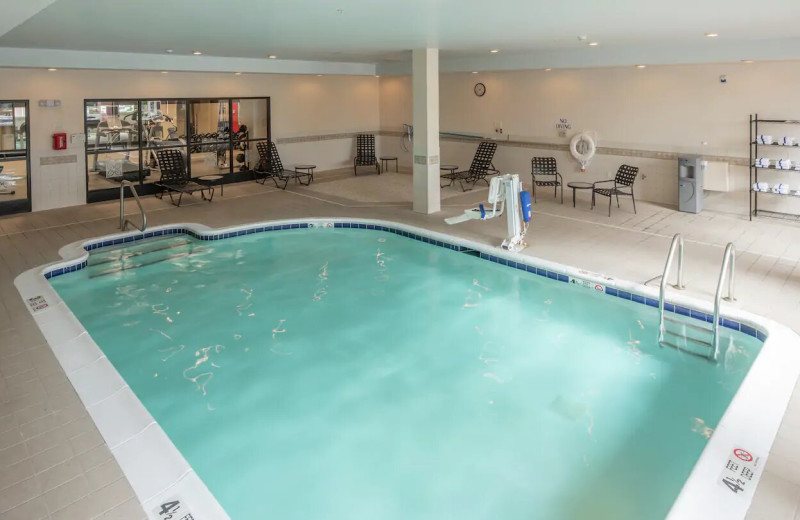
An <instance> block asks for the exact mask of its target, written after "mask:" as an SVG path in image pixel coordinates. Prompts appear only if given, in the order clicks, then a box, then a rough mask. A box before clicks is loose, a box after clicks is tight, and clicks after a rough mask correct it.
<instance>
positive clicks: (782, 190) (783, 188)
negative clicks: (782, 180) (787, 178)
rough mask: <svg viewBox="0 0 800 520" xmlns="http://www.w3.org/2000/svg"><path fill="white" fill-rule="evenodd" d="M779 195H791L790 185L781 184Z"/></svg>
mask: <svg viewBox="0 0 800 520" xmlns="http://www.w3.org/2000/svg"><path fill="white" fill-rule="evenodd" d="M778 193H780V194H781V195H788V194H789V185H788V184H779V185H778Z"/></svg>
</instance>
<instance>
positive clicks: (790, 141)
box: [781, 135, 794, 146]
mask: <svg viewBox="0 0 800 520" xmlns="http://www.w3.org/2000/svg"><path fill="white" fill-rule="evenodd" d="M781 144H782V145H784V146H794V137H791V136H788V135H785V136H783V139H781Z"/></svg>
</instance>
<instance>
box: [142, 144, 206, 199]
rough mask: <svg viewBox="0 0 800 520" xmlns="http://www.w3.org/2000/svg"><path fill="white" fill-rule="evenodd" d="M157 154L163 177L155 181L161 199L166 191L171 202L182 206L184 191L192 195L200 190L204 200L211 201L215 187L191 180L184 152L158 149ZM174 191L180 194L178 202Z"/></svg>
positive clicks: (157, 195)
mask: <svg viewBox="0 0 800 520" xmlns="http://www.w3.org/2000/svg"><path fill="white" fill-rule="evenodd" d="M156 154H157V155H158V166H159V168H160V169H161V179H160V180H159V181H158V182H156V183H155V185H156V186H158V187H159V188H160V191H159V192H158V193H157V194H156V197H158V198H159V199H161V198H163V197H164V193H169V200H170V202H172V204H173V205H175V206H180V205H181V200H182V199H183V194H184V193H186V194H189V195H192V194H193V193H194V192H196V191H199V192H200V195H201V196H202V197H203V200H207V201H208V202H211V199H213V198H214V188H213V187H211V186H203V185H202V184H198V183H196V182H194V181H192V180H191V178H190V177H189V174H188V173H187V172H186V163H184V162H183V154H182V153H181V151H180V150H175V149H167V150H156ZM173 193H177V194H178V201H177V202H175V198H174V197H173V195H172V194H173Z"/></svg>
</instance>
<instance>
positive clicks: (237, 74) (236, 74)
mask: <svg viewBox="0 0 800 520" xmlns="http://www.w3.org/2000/svg"><path fill="white" fill-rule="evenodd" d="M233 75H234V76H241V75H242V73H241V72H234V73H233Z"/></svg>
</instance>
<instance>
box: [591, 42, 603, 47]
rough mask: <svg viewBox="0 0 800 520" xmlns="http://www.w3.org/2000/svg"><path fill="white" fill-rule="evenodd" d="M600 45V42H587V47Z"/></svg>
mask: <svg viewBox="0 0 800 520" xmlns="http://www.w3.org/2000/svg"><path fill="white" fill-rule="evenodd" d="M598 45H600V42H589V47H597V46H598Z"/></svg>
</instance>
